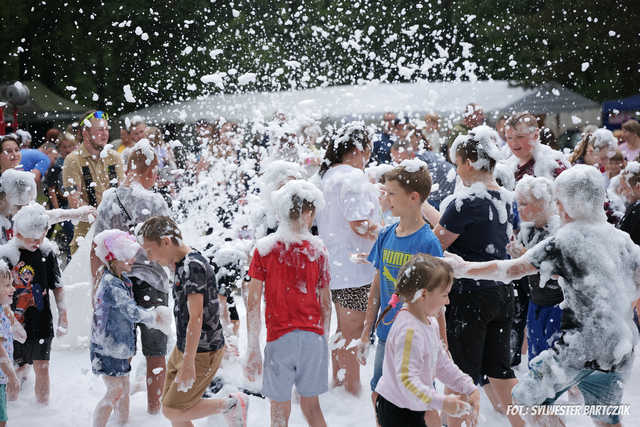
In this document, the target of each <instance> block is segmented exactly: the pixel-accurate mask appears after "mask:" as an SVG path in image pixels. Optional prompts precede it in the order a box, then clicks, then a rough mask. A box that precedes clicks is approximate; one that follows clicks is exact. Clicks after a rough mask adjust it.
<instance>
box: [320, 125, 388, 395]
mask: <svg viewBox="0 0 640 427" xmlns="http://www.w3.org/2000/svg"><path fill="white" fill-rule="evenodd" d="M370 155H371V138H370V136H369V133H368V131H367V129H366V127H365V125H364V123H363V122H359V121H358V122H351V123H347V124H346V125H344V126H343V127H341V128H340V129H338V130H337V131H336V132H335V134H334V135H332V136H331V137H330V138H329V144H328V147H327V151H326V154H325V158H324V161H323V163H322V165H321V167H320V171H319V174H320V177H321V183H320V187H321V189H322V191H323V193H324V198H325V201H326V205H325V207H324V209H322V210H320V211H319V212H318V215H317V225H318V232H319V234H320V237H321V238H322V240H323V242H324V244H325V245H326V247H327V250H328V253H329V269H330V273H331V297H332V300H333V302H334V304H335V308H336V313H337V317H338V327H337V331H336V342H337V343H338V344H339V345H338V346H336V347H337V348H336V349H335V350H333V351H332V363H333V382H334V385H336V386H339V385H343V384H344V386H345V390H346V391H348V392H349V393H352V394H354V395H357V394H358V393H359V392H360V388H361V384H360V365H359V363H358V360H357V359H356V354H355V351H356V349H357V345H353V344H351V341H352V340H356V339H358V338H359V337H360V335H361V334H362V328H363V326H364V318H365V312H366V310H367V298H368V293H369V288H370V284H371V281H372V279H373V276H374V274H375V270H374V268H373V267H372V266H371V265H370V264H360V263H354V262H352V261H351V259H352V256H353V255H354V254H359V253H363V252H364V253H369V251H370V250H371V247H372V246H373V243H374V242H375V240H376V237H377V232H378V227H379V225H380V223H381V218H380V207H379V201H378V195H377V190H376V188H375V186H374V185H373V184H371V183H370V182H369V180H368V179H367V177H366V175H365V174H364V172H363V170H364V167H365V165H366V164H367V162H368V161H369V157H370Z"/></svg>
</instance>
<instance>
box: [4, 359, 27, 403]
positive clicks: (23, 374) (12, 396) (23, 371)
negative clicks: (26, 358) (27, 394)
mask: <svg viewBox="0 0 640 427" xmlns="http://www.w3.org/2000/svg"><path fill="white" fill-rule="evenodd" d="M28 369H29V365H22V366H20V367H19V368H17V369H16V376H17V377H18V384H19V385H20V386H19V387H18V390H16V391H15V392H12V393H9V392H8V390H7V400H8V401H10V402H12V401H14V400H18V395H19V394H20V391H21V390H22V383H23V382H24V381H25V380H26V379H27V373H28V372H29V371H28Z"/></svg>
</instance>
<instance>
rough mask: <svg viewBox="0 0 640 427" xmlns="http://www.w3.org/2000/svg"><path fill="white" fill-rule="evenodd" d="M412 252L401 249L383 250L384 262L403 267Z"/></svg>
mask: <svg viewBox="0 0 640 427" xmlns="http://www.w3.org/2000/svg"><path fill="white" fill-rule="evenodd" d="M410 258H411V254H408V253H406V252H400V251H392V250H391V249H383V250H382V263H383V264H386V265H388V266H390V267H391V266H393V267H398V268H400V267H402V266H403V265H405V264H406V263H407V261H409V259H410Z"/></svg>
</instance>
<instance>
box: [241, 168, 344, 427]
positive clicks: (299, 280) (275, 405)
mask: <svg viewBox="0 0 640 427" xmlns="http://www.w3.org/2000/svg"><path fill="white" fill-rule="evenodd" d="M273 200H274V202H275V203H274V205H275V206H277V207H278V210H279V212H278V215H279V217H280V225H279V227H278V231H276V233H274V234H272V235H270V236H267V237H265V238H263V239H260V240H259V241H258V242H257V243H256V250H255V252H254V255H253V259H252V261H251V267H250V268H249V276H251V282H250V283H249V298H248V303H247V332H248V334H247V335H248V351H249V355H248V358H247V366H246V374H247V377H248V378H249V380H251V381H253V380H255V378H256V374H259V373H260V371H261V370H262V366H261V365H262V363H261V359H262V356H261V354H260V347H259V345H260V344H259V337H260V328H261V322H260V311H261V307H260V305H261V302H262V292H263V289H264V297H265V303H266V309H265V321H266V325H267V345H266V347H265V350H264V354H265V359H264V375H263V384H262V387H263V388H262V393H263V394H264V395H265V396H266V397H268V398H269V399H270V400H271V425H281V424H282V425H286V423H287V421H288V419H289V415H290V413H291V390H292V388H293V385H294V384H295V386H296V390H297V392H298V393H299V394H300V396H301V397H300V408H301V409H302V413H303V414H304V416H305V418H306V420H307V422H308V423H309V425H311V426H326V423H325V420H324V416H323V415H322V410H321V409H320V403H319V401H318V396H319V395H320V394H322V393H325V392H326V391H327V390H328V389H329V377H328V375H329V373H328V369H329V351H328V348H327V340H326V336H327V334H328V332H329V320H330V319H331V299H330V294H329V268H328V267H329V266H328V264H327V253H326V249H325V247H324V244H323V243H322V241H320V239H318V238H317V237H314V236H312V235H311V233H310V232H309V229H310V227H311V225H312V223H313V218H314V216H315V213H316V209H319V208H321V205H322V204H323V203H324V201H323V199H322V193H321V192H320V190H318V189H317V188H316V187H315V186H314V185H313V184H311V183H309V182H307V181H303V180H293V181H290V182H288V183H287V184H286V185H285V186H284V187H282V188H281V189H280V190H278V191H277V192H275V193H274V194H273Z"/></svg>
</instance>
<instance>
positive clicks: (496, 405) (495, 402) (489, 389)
mask: <svg viewBox="0 0 640 427" xmlns="http://www.w3.org/2000/svg"><path fill="white" fill-rule="evenodd" d="M482 389H483V390H484V392H485V394H486V395H487V397H488V398H489V402H491V405H492V406H493V409H495V410H496V412H500V413H504V412H503V411H501V410H500V407H501V403H500V398H499V397H498V395H497V394H496V392H495V390H494V389H493V386H492V385H491V383H487V384H485V385H484V386H483V387H482Z"/></svg>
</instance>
